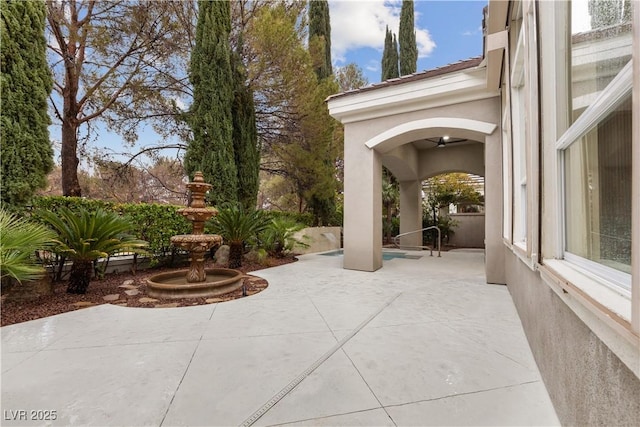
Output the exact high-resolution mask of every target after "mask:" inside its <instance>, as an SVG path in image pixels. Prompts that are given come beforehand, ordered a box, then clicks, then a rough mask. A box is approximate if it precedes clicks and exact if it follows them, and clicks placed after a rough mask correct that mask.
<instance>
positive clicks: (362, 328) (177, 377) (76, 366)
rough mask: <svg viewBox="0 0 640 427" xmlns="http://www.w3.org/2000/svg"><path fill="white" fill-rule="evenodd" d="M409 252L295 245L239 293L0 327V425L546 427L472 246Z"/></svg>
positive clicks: (514, 328) (544, 399)
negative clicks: (358, 257) (356, 258)
mask: <svg viewBox="0 0 640 427" xmlns="http://www.w3.org/2000/svg"><path fill="white" fill-rule="evenodd" d="M408 253H411V254H418V253H416V252H408ZM419 255H423V256H422V258H421V259H399V258H395V259H392V260H389V261H385V263H384V267H383V268H382V269H381V270H379V271H377V272H375V273H365V272H357V271H349V270H344V269H342V257H340V256H331V257H330V256H323V255H317V254H316V255H305V256H302V257H300V261H298V262H296V263H293V264H288V265H284V266H281V267H276V268H272V269H267V270H262V271H260V272H257V274H258V275H260V276H262V277H264V278H266V279H267V280H268V281H269V287H268V288H267V289H266V290H265V291H263V292H261V293H260V294H257V295H254V296H251V297H248V298H245V299H241V300H236V301H231V302H226V303H221V304H213V305H208V306H197V307H190V308H169V309H142V308H126V307H117V306H112V305H102V306H98V307H94V308H87V309H82V310H78V311H74V312H71V313H67V314H62V315H58V316H54V317H50V318H47V319H40V320H36V321H32V322H27V323H23V324H18V325H13V326H7V327H4V328H2V329H1V335H2V417H3V418H2V425H6V426H11V425H43V424H47V425H91V426H98V425H100V426H103V425H110V426H116V425H118V426H120V425H127V426H138V425H152V426H159V425H162V426H174V425H191V426H195V425H206V426H209V425H225V426H226V425H247V426H248V425H252V424H253V425H280V424H287V423H294V424H296V425H364V426H394V425H398V426H404V425H407V426H408V425H474V426H476V425H491V426H495V425H558V424H559V422H558V419H557V417H556V414H555V412H554V409H553V407H552V404H551V402H550V400H549V397H548V395H547V391H546V389H545V387H544V384H543V382H542V380H541V378H540V374H539V372H538V369H537V367H536V364H535V362H534V360H533V357H532V355H531V351H530V349H529V346H528V343H527V340H526V338H525V336H524V332H523V330H522V327H521V324H520V320H519V319H518V315H517V313H516V310H515V307H514V305H513V303H512V301H511V297H510V295H509V292H508V290H507V288H506V287H505V286H497V285H487V284H485V283H484V268H483V255H482V254H481V253H465V252H447V253H443V256H442V258H437V257H433V258H431V257H429V256H428V252H423V253H419ZM22 410H24V411H26V413H25V414H24V415H25V418H26V420H14V419H13V418H20V417H21V416H22V412H19V411H22ZM32 410H39V411H56V412H55V413H56V420H55V421H49V422H43V421H36V420H33V419H32V418H33V417H34V416H41V415H46V412H41V413H37V412H34V413H31V411H32Z"/></svg>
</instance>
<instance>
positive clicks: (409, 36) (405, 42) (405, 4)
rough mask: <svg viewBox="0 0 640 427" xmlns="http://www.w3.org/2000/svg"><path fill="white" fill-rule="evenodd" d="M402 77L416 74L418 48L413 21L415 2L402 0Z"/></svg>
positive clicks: (400, 35)
mask: <svg viewBox="0 0 640 427" xmlns="http://www.w3.org/2000/svg"><path fill="white" fill-rule="evenodd" d="M399 37H400V75H401V76H406V75H407V74H413V73H415V72H416V67H417V63H418V47H417V45H416V31H415V28H414V19H413V0H402V9H401V10H400V34H399Z"/></svg>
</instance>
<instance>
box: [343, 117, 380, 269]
mask: <svg viewBox="0 0 640 427" xmlns="http://www.w3.org/2000/svg"><path fill="white" fill-rule="evenodd" d="M363 139H364V138H362V137H360V135H359V132H358V131H357V129H356V130H354V129H353V127H351V126H349V125H347V126H345V130H344V268H347V269H350V270H362V271H376V270H377V269H379V268H380V267H382V159H381V156H380V154H379V153H377V152H376V151H375V150H373V149H370V148H368V147H366V146H365V145H364V144H365V142H366V141H364V140H363Z"/></svg>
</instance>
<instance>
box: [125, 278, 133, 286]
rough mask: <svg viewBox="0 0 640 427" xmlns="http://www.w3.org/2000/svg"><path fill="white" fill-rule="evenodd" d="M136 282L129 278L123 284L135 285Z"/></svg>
mask: <svg viewBox="0 0 640 427" xmlns="http://www.w3.org/2000/svg"><path fill="white" fill-rule="evenodd" d="M134 283H135V282H134V281H133V280H132V279H129V280H125V281H124V282H122V286H133V284H134Z"/></svg>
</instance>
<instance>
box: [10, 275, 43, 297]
mask: <svg viewBox="0 0 640 427" xmlns="http://www.w3.org/2000/svg"><path fill="white" fill-rule="evenodd" d="M52 293H53V285H52V284H51V278H50V277H49V275H45V276H43V277H42V278H41V279H39V280H32V281H25V282H22V283H17V282H16V283H12V284H11V287H10V288H9V292H8V293H7V296H6V300H7V301H29V300H33V299H36V298H39V297H42V296H46V295H51V294H52Z"/></svg>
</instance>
